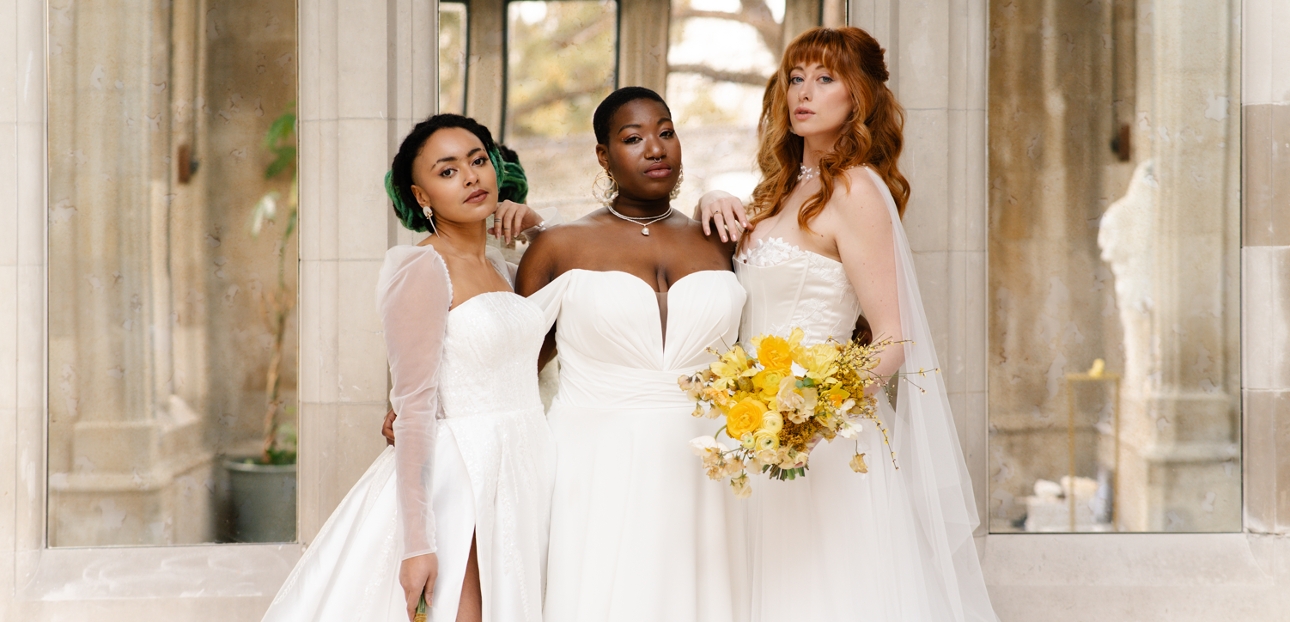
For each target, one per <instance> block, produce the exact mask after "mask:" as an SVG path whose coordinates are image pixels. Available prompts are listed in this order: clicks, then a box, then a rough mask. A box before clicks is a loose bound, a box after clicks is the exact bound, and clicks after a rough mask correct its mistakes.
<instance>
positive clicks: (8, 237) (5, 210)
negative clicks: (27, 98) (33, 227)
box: [0, 122, 18, 266]
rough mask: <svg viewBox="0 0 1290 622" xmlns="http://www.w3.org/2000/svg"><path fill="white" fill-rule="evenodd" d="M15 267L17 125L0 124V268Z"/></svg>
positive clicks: (16, 234) (16, 243) (10, 123)
mask: <svg viewBox="0 0 1290 622" xmlns="http://www.w3.org/2000/svg"><path fill="white" fill-rule="evenodd" d="M17 264H18V125H17V124H16V123H13V122H8V123H0V266H14V265H17Z"/></svg>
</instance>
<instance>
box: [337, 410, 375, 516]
mask: <svg viewBox="0 0 1290 622" xmlns="http://www.w3.org/2000/svg"><path fill="white" fill-rule="evenodd" d="M386 407H387V404H386V402H385V400H380V401H374V402H366V403H361V404H359V403H353V404H338V405H337V406H336V418H335V420H334V421H333V422H332V423H331V426H332V427H333V428H334V429H335V432H334V433H335V434H336V440H337V445H336V450H335V452H334V453H333V455H332V459H333V461H334V462H335V463H336V477H335V478H333V479H331V480H329V481H328V487H329V488H330V490H328V491H326V494H325V495H324V496H323V499H324V500H325V501H330V502H331V505H332V506H335V505H338V504H339V503H340V501H341V499H344V498H345V494H346V493H348V492H349V489H350V488H352V487H353V486H354V482H357V481H358V478H359V477H360V476H362V475H363V473H365V472H367V469H368V467H370V466H372V461H373V460H376V457H377V456H379V455H380V454H381V452H382V451H383V450H384V449H385V446H386V443H385V437H384V436H381V423H382V422H383V421H384V420H385V412H386Z"/></svg>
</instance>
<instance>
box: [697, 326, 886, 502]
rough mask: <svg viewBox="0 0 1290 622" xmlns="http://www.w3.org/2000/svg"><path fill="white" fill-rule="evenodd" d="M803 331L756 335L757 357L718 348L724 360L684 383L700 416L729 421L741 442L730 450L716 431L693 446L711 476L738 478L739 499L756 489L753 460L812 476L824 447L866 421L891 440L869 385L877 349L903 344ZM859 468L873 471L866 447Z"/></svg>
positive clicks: (857, 459) (733, 481)
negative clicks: (825, 337)
mask: <svg viewBox="0 0 1290 622" xmlns="http://www.w3.org/2000/svg"><path fill="white" fill-rule="evenodd" d="M802 336H803V333H802V330H801V329H800V328H798V329H794V330H793V332H792V334H790V335H789V336H788V338H784V337H779V336H776V335H762V336H760V337H757V338H755V339H753V340H752V346H753V348H754V350H755V351H756V353H757V356H755V357H754V356H749V355H748V353H747V352H745V351H744V349H743V347H741V346H739V345H735V347H733V348H731V349H730V350H729V351H727V352H716V351H715V350H713V351H712V352H713V353H714V354H716V355H717V357H718V360H717V361H716V362H714V363H712V364H711V365H710V366H709V367H708V368H707V369H703V370H700V371H699V372H698V373H695V374H693V375H690V376H681V378H680V379H679V380H678V381H677V382H678V384H680V386H681V390H683V391H685V392H686V394H688V395H689V396H690V397H691V398H692V399H694V400H695V401H696V402H697V405H696V406H695V408H694V416H695V417H707V418H712V419H720V418H723V417H724V418H725V427H724V430H725V432H726V435H727V436H729V437H730V438H731V439H733V440H734V441H736V442H737V443H738V445H737V446H736V447H733V448H731V447H727V446H726V445H725V444H724V443H721V442H720V441H718V440H717V438H716V436H715V435H713V436H701V437H698V438H696V439H694V440H693V441H690V446H691V447H692V448H693V449H694V451H695V453H696V454H698V456H699V457H700V458H701V459H702V460H703V468H704V471H706V472H707V475H708V477H710V478H712V479H714V480H721V479H725V478H730V486H731V488H733V489H734V493H735V496H736V497H739V498H741V499H742V498H745V497H747V496H748V495H750V494H751V493H752V489H751V488H750V486H749V483H748V466H749V465H750V464H751V466H752V467H753V468H754V469H757V470H760V471H761V472H763V473H767V474H768V475H769V476H770V477H773V478H776V479H780V480H789V479H795V478H797V477H804V476H805V475H806V470H807V465H808V461H809V459H810V455H811V450H812V449H814V448H815V446H816V445H818V444H819V443H820V442H821V441H833V440H834V439H836V438H838V437H842V438H854V437H855V435H856V433H857V432H859V430H860V425H861V421H862V420H865V419H868V420H869V421H871V422H873V423H874V425H875V426H876V427H877V428H878V429H879V430H881V431H882V434H883V438H884V439H886V438H887V431H886V429H885V428H883V426H882V422H881V421H880V420H879V419H878V407H877V400H876V399H875V398H874V397H873V396H872V395H869V394H868V393H866V389H868V388H869V387H871V386H872V385H874V384H875V383H877V382H878V381H879V380H880V378H879V377H878V376H877V375H876V374H875V373H874V372H873V369H874V368H875V367H876V366H877V365H878V356H877V354H878V353H879V352H881V351H882V350H883V349H884V348H887V347H888V346H891V345H892V344H893V343H898V342H893V341H891V340H890V339H887V340H883V341H879V342H877V343H873V344H870V345H862V344H860V343H858V342H854V341H852V342H847V343H839V342H837V341H833V340H829V341H827V342H824V343H820V344H816V345H812V346H803V345H801V342H802ZM718 433H720V430H718ZM888 447H890V442H888ZM892 460H893V462H894V461H895V453H894V452H893V453H892ZM851 469H852V470H853V471H855V472H857V473H865V472H867V471H868V470H869V469H868V467H867V466H866V465H865V462H864V454H862V453H860V452H859V449H858V448H857V451H856V454H855V456H854V457H853V458H852V459H851Z"/></svg>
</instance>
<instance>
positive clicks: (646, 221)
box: [605, 205, 672, 236]
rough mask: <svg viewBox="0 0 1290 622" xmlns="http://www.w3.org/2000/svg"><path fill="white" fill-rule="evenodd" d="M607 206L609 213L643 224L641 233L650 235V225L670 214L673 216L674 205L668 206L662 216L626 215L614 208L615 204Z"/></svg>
mask: <svg viewBox="0 0 1290 622" xmlns="http://www.w3.org/2000/svg"><path fill="white" fill-rule="evenodd" d="M605 207H606V208H608V209H609V213H610V214H613V215H615V216H617V217H619V218H621V219H623V220H626V221H627V222H630V223H633V224H637V225H640V226H641V235H644V236H648V235H649V226H650V225H652V224H654V223H656V222H661V221H663V220H666V219H667V217H668V216H671V215H672V207H671V206H669V207H668V208H667V211H666V212H663V215H662V216H624V215H623V214H620V213H619V212H618V210H616V209H614V206H613V205H606V206H605Z"/></svg>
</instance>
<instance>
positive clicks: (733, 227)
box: [694, 190, 753, 242]
mask: <svg viewBox="0 0 1290 622" xmlns="http://www.w3.org/2000/svg"><path fill="white" fill-rule="evenodd" d="M694 217H695V219H696V220H698V221H699V222H700V223H702V224H703V235H712V230H713V229H716V231H717V235H719V236H721V241H722V242H732V241H733V242H738V241H739V238H741V237H743V234H744V233H746V232H748V231H752V229H753V226H752V225H751V224H750V223H749V222H748V213H747V210H746V209H744V204H743V201H740V200H739V199H738V198H737V197H735V195H733V194H730V193H729V192H723V191H721V190H712V191H710V192H708V193H706V194H704V195H703V196H702V197H700V198H699V205H698V206H696V207H695V208H694Z"/></svg>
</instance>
